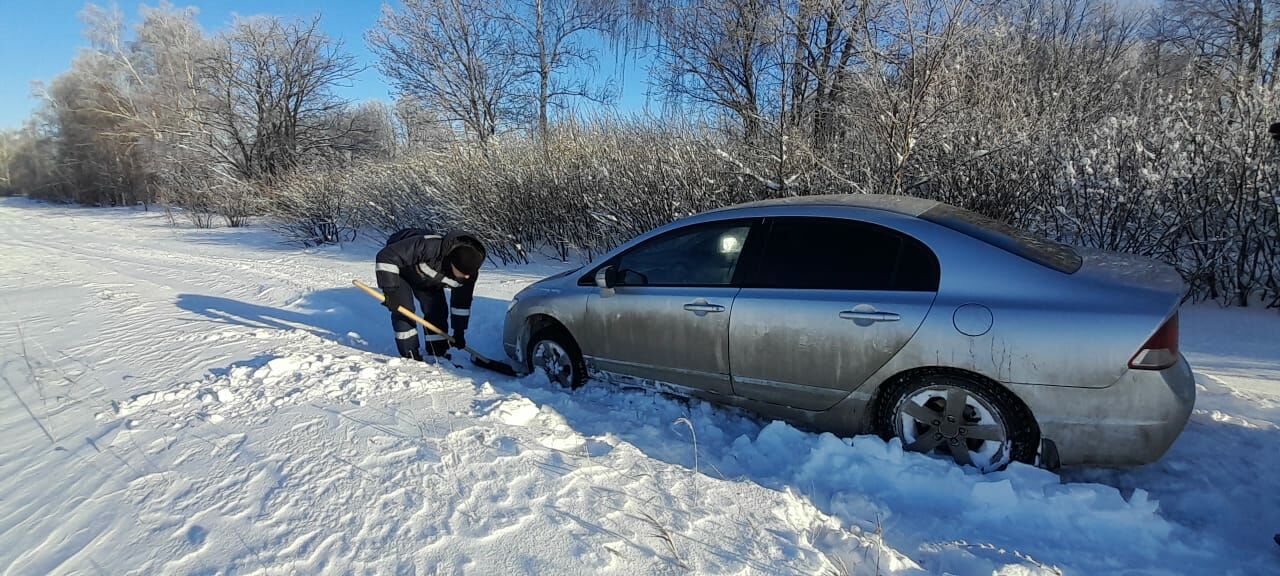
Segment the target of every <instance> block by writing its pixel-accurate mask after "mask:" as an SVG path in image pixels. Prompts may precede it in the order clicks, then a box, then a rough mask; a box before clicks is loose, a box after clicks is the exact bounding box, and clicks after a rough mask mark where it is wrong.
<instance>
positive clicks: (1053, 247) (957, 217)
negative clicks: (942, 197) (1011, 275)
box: [920, 204, 1084, 274]
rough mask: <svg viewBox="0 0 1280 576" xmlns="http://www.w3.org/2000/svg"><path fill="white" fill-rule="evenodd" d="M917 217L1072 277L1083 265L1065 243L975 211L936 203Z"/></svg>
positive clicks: (1077, 255)
mask: <svg viewBox="0 0 1280 576" xmlns="http://www.w3.org/2000/svg"><path fill="white" fill-rule="evenodd" d="M920 217H921V218H923V219H925V220H928V221H930V222H933V223H935V224H940V225H942V226H946V227H947V228H950V229H952V230H955V231H957V232H960V233H962V234H965V235H967V236H971V237H973V238H977V239H978V240H982V241H983V242H986V243H988V244H991V245H992V246H995V247H997V248H1000V249H1002V250H1005V251H1007V252H1011V253H1013V254H1016V255H1018V256H1021V257H1023V258H1026V259H1027V260H1030V261H1032V262H1035V263H1037V264H1040V265H1041V266H1048V267H1049V268H1053V269H1054V270H1057V271H1059V272H1063V273H1066V274H1074V273H1075V272H1076V271H1077V270H1079V269H1080V266H1081V264H1083V263H1084V261H1083V260H1082V259H1081V258H1080V255H1079V254H1077V253H1076V251H1075V249H1073V248H1072V247H1070V246H1067V245H1066V244H1060V243H1058V242H1054V241H1052V240H1049V239H1047V238H1043V237H1040V236H1037V235H1035V234H1032V233H1030V232H1027V231H1026V230H1022V229H1020V228H1016V227H1014V226H1010V225H1008V224H1005V223H1004V222H1001V221H999V220H996V219H994V218H988V217H986V216H983V215H982V214H978V213H977V212H971V211H969V210H965V209H962V208H956V207H955V206H950V205H947V204H939V205H937V206H934V207H933V208H930V209H929V210H927V211H926V212H925V213H923V214H921V215H920Z"/></svg>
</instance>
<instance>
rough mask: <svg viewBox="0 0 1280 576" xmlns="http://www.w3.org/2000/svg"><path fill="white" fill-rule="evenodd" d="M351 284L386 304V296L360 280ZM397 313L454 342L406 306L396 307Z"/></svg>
mask: <svg viewBox="0 0 1280 576" xmlns="http://www.w3.org/2000/svg"><path fill="white" fill-rule="evenodd" d="M351 283H352V284H355V285H356V288H359V289H361V290H364V292H365V294H368V295H370V296H373V297H374V298H377V299H378V301H379V302H386V300H387V297H386V296H383V295H382V293H381V292H379V291H377V290H374V289H373V288H370V287H369V285H367V284H365V283H364V282H361V281H359V280H352V281H351ZM396 312H399V313H400V314H403V315H404V317H405V318H408V319H410V320H413V321H414V322H417V323H419V324H421V325H423V326H424V327H425V328H426V329H427V330H430V331H432V332H435V333H436V334H439V335H441V336H444V337H445V338H446V339H448V340H449V342H450V343H452V342H453V337H452V336H449V335H448V334H446V333H445V331H444V330H441V329H439V328H436V325H435V324H432V323H430V322H427V321H426V320H423V319H422V317H421V316H418V315H417V314H414V313H413V311H412V310H408V309H406V308H405V307H404V306H396Z"/></svg>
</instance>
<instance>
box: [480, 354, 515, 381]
mask: <svg viewBox="0 0 1280 576" xmlns="http://www.w3.org/2000/svg"><path fill="white" fill-rule="evenodd" d="M471 363H472V364H475V365H476V366H479V367H480V368H484V369H485V370H489V371H492V372H497V373H499V374H502V375H503V376H511V377H512V378H515V377H517V376H519V375H520V373H519V372H516V369H515V368H512V367H511V365H510V364H507V363H506V362H499V361H497V360H490V359H488V358H484V357H482V356H472V357H471Z"/></svg>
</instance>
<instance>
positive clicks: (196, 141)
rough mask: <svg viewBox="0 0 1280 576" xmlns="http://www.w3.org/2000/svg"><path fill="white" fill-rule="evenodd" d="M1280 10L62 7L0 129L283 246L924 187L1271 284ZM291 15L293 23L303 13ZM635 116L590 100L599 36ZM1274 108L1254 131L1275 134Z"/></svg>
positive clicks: (79, 176) (586, 229)
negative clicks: (66, 26)
mask: <svg viewBox="0 0 1280 576" xmlns="http://www.w3.org/2000/svg"><path fill="white" fill-rule="evenodd" d="M1278 9H1280V5H1277V4H1275V3H1273V2H1269V1H1263V0H1227V1H1226V2H1225V3H1224V2H1222V1H1220V0H1214V1H1212V2H1210V1H1209V0H1166V1H1165V2H1163V3H1161V4H1158V5H1156V6H1153V7H1150V8H1142V9H1139V8H1134V7H1131V6H1130V5H1129V3H1115V2H1111V1H1110V0H989V1H976V0H856V1H851V0H802V1H796V0H790V1H788V0H714V1H712V0H655V1H650V2H635V1H626V2H620V1H617V0H614V1H610V0H510V1H507V2H498V1H495V0H404V1H402V2H399V3H398V4H396V5H394V6H391V7H384V8H383V12H382V15H381V18H380V19H379V21H378V24H377V26H376V27H375V28H374V29H372V30H369V31H367V33H366V35H365V38H363V41H364V42H365V43H366V44H367V45H368V46H369V47H370V49H371V50H372V51H373V52H374V53H375V54H376V55H377V58H378V61H377V66H378V69H379V70H380V72H381V73H382V74H383V75H384V76H385V77H386V78H387V79H388V80H389V82H390V84H391V85H392V86H393V87H394V89H395V91H396V93H397V98H396V99H395V101H394V102H393V103H391V104H382V103H377V102H372V103H358V104H357V103H352V102H347V101H344V100H342V99H341V98H338V97H336V96H335V92H334V90H335V88H336V87H338V86H340V85H342V84H344V83H348V82H351V81H353V79H354V77H355V75H356V74H357V73H358V72H359V71H360V67H359V64H358V63H357V62H355V61H354V60H353V59H352V58H351V56H350V55H349V54H348V53H347V52H346V51H345V50H344V48H343V46H342V45H341V43H339V42H337V41H335V40H334V39H332V38H329V37H327V36H325V35H324V34H323V33H321V32H320V28H319V25H318V20H313V21H286V20H280V19H273V18H255V19H249V20H238V21H236V22H234V23H233V24H232V25H231V26H230V27H229V28H228V29H226V30H223V31H221V32H219V33H217V34H213V35H209V34H206V33H205V32H204V31H202V30H201V29H200V28H199V27H198V26H197V25H196V23H195V20H194V17H193V13H192V12H190V11H188V10H184V9H178V8H174V7H171V6H167V5H166V6H161V7H159V8H154V9H143V10H142V12H141V15H142V17H141V20H140V22H138V23H137V24H136V25H135V26H133V27H132V28H128V27H126V26H125V24H124V22H123V21H122V19H121V18H120V17H119V16H118V15H117V14H115V13H113V12H110V11H104V10H100V9H96V8H92V7H91V8H89V9H86V11H85V16H86V18H85V19H86V23H87V36H88V37H89V39H90V40H91V43H92V48H91V49H89V50H86V51H84V52H83V53H81V54H80V55H79V56H78V57H77V58H76V60H75V61H74V62H72V65H71V69H70V70H69V71H68V72H67V73H65V74H64V75H62V76H60V77H58V78H57V79H55V80H54V81H53V82H51V83H50V84H49V85H48V86H47V87H45V88H44V90H43V95H44V96H45V105H44V107H43V108H42V109H41V110H39V111H38V112H37V114H36V115H35V117H34V118H33V119H32V121H31V122H30V123H29V124H28V125H27V126H26V127H25V128H23V129H22V130H20V131H18V132H17V133H11V134H6V135H4V138H3V139H0V161H2V162H0V166H3V171H4V173H3V178H4V180H3V182H4V185H5V186H7V187H8V188H9V189H10V190H13V191H16V192H18V193H23V194H27V195H30V196H33V197H40V198H47V199H51V200H60V201H74V202H81V203H86V204H111V205H121V204H135V203H145V204H152V203H154V204H158V205H160V206H162V207H166V208H180V209H181V210H180V211H175V212H174V214H175V217H177V216H176V215H177V214H181V217H183V218H189V219H190V220H191V221H192V222H194V223H195V224H196V225H199V226H210V225H213V224H214V223H215V222H219V221H221V222H225V223H226V224H228V225H232V226H235V225H240V224H243V223H244V222H245V221H246V218H248V217H250V216H256V215H269V216H271V219H270V221H272V222H275V223H277V225H278V226H280V227H281V229H282V230H283V231H284V232H286V233H287V234H288V235H289V236H290V237H292V238H294V239H297V240H299V241H301V242H304V243H324V242H340V241H344V240H347V239H349V238H352V237H354V235H356V234H357V233H359V232H360V231H364V230H387V229H391V228H395V227H399V226H406V225H425V226H433V227H445V226H457V225H461V226H467V227H470V228H472V229H473V230H475V231H477V232H478V233H479V234H481V235H482V236H484V237H485V238H486V239H487V240H488V241H489V243H490V244H491V245H493V246H494V247H495V254H496V255H498V256H499V257H500V258H501V259H503V260H506V261H520V260H523V259H526V258H528V256H529V254H531V253H533V252H538V251H542V252H549V253H553V254H556V255H557V256H560V257H564V258H570V257H589V256H590V255H592V254H595V253H598V252H599V251H602V250H606V249H608V248H609V247H611V246H613V245H615V244H616V243H617V242H619V241H621V240H623V239H626V238H627V237H629V236H630V235H632V234H634V233H636V232H639V231H642V230H645V229H648V228H651V227H653V226H656V225H659V224H662V223H665V222H668V221H670V220H672V219H674V218H678V217H680V216H683V215H686V214H690V213H694V212H697V211H700V210H704V209H707V208H711V207H717V206H722V205H725V204H729V203H734V202H739V201H745V200H752V199H758V198H766V197H775V196H786V195H799V194H814V193H868V192H874V193H887V194H910V195H915V196H924V197H930V198H937V199H940V200H943V201H946V202H950V203H952V204H956V205H960V206H964V207H968V208H971V209H975V210H978V211H981V212H984V213H986V214H988V215H991V216H995V217H998V218H1001V219H1004V220H1007V221H1009V222H1011V223H1014V224H1017V225H1020V226H1024V227H1027V228H1031V229H1035V230H1037V231H1040V232H1042V233H1045V234H1047V235H1050V236H1052V237H1055V238H1059V239H1062V240H1064V241H1068V242H1072V243H1077V244H1082V245H1087V246H1095V247H1101V248H1106V249H1112V250H1123V251H1128V252H1135V253H1140V254H1145V255H1150V256H1153V257H1156V258H1159V259H1161V260H1164V261H1166V262H1169V263H1171V264H1173V265H1174V266H1176V267H1177V268H1178V270H1179V271H1180V272H1181V273H1182V274H1183V276H1184V277H1185V278H1186V279H1187V280H1188V282H1189V283H1190V284H1191V286H1192V289H1193V292H1192V295H1193V296H1194V297H1195V298H1199V299H1205V298H1212V299H1216V300H1220V301H1223V302H1229V303H1235V304H1241V305H1244V304H1248V303H1252V302H1259V301H1261V302H1263V303H1265V304H1267V305H1271V306H1280V169H1278V168H1277V166H1278V165H1277V162H1276V160H1277V152H1278V150H1277V145H1276V143H1275V140H1274V139H1273V134H1272V133H1270V132H1269V129H1270V128H1271V126H1272V124H1273V122H1276V121H1278V120H1280V92H1278V87H1277V85H1276V77H1277V73H1278V72H1280V71H1278V70H1277V65H1278V64H1280V19H1277V16H1278V15H1280V12H1277V10H1278ZM317 18H318V17H317ZM609 58H612V59H618V60H619V61H622V60H626V59H635V58H638V60H636V61H638V62H644V63H645V64H646V67H647V70H645V72H646V73H647V78H648V82H649V85H650V87H651V88H650V90H651V96H652V98H653V99H654V101H655V102H660V103H661V105H660V106H659V108H660V110H661V111H660V112H659V113H655V114H652V115H646V116H618V115H613V114H609V113H608V112H607V110H608V108H607V106H602V104H607V103H608V102H609V101H610V100H611V98H612V97H613V94H612V92H614V91H615V90H613V86H612V85H611V84H610V79H609V78H603V77H600V76H599V75H598V74H594V73H593V72H594V70H596V69H597V68H598V67H599V65H600V63H601V61H602V59H609ZM1277 128H1278V129H1280V127H1277Z"/></svg>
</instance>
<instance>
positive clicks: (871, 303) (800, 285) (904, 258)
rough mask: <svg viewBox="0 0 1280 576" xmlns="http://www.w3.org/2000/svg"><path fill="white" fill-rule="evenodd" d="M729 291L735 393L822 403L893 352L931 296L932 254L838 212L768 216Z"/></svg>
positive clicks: (934, 285) (814, 405)
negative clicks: (734, 289) (738, 284)
mask: <svg viewBox="0 0 1280 576" xmlns="http://www.w3.org/2000/svg"><path fill="white" fill-rule="evenodd" d="M757 234H759V235H760V239H759V244H758V245H756V246H754V247H753V249H752V251H751V256H750V258H751V261H750V264H749V266H750V268H751V271H750V272H749V273H746V274H745V277H744V278H743V280H742V281H743V282H744V286H743V288H742V290H741V291H740V292H739V293H738V296H737V298H736V299H735V301H734V308H733V323H732V326H731V327H730V332H729V348H730V352H729V357H730V360H731V363H732V367H733V371H732V374H733V389H734V393H735V394H737V395H739V396H743V397H747V398H751V399H754V400H759V401H763V402H768V403H771V404H780V405H785V406H791V407H795V408H801V409H805V410H824V409H827V408H830V407H831V406H833V405H835V403H837V402H839V401H840V400H841V399H843V398H844V397H845V396H847V395H848V394H849V392H851V391H853V390H854V389H856V388H857V387H858V386H860V385H861V384H862V383H863V382H864V381H866V379H867V378H868V377H870V376H871V375H872V374H873V373H875V371H876V370H878V369H879V368H880V367H881V366H883V365H884V364H885V363H886V362H888V361H889V359H890V358H892V357H893V355H894V354H896V353H897V352H898V350H900V349H901V348H902V347H903V346H904V345H905V344H906V343H907V341H908V340H910V339H911V336H912V335H913V334H914V333H915V331H916V329H917V328H918V327H919V326H920V324H921V323H922V322H923V321H924V317H925V315H926V314H928V312H929V308H930V307H931V306H932V305H933V300H934V296H935V295H936V293H937V289H938V263H937V258H936V257H935V256H934V255H933V252H932V251H930V250H929V249H928V247H926V246H925V245H924V244H923V243H921V242H919V241H918V240H916V239H914V238H912V237H910V236H907V235H905V234H902V233H900V232H898V231H896V230H892V229H890V228H887V227H884V226H880V225H877V224H872V223H868V222H862V221H858V220H848V219H839V218H816V217H787V218H772V219H770V220H768V221H767V222H766V223H764V224H763V225H762V226H761V227H760V230H759V231H758V232H757Z"/></svg>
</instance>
